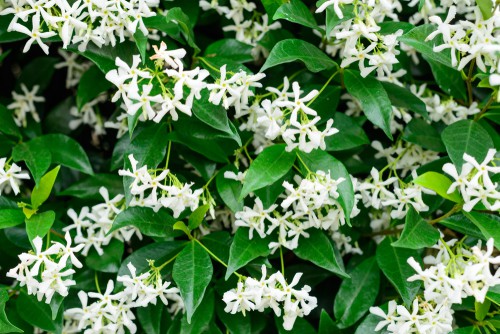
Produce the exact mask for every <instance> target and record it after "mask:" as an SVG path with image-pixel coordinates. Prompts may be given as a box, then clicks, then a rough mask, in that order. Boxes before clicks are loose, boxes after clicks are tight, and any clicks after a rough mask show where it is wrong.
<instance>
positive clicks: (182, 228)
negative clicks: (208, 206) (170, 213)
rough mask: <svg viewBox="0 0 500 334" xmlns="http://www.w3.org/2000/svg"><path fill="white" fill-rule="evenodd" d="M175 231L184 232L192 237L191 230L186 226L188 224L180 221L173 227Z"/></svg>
mask: <svg viewBox="0 0 500 334" xmlns="http://www.w3.org/2000/svg"><path fill="white" fill-rule="evenodd" d="M173 229H174V230H176V231H182V232H184V233H185V234H186V235H187V236H190V235H191V231H190V230H189V228H188V227H187V226H186V224H184V222H183V221H178V222H176V223H175V224H174V226H173Z"/></svg>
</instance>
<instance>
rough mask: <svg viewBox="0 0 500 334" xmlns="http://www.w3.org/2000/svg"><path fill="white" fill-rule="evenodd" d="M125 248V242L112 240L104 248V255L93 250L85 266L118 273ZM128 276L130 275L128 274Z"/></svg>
mask: <svg viewBox="0 0 500 334" xmlns="http://www.w3.org/2000/svg"><path fill="white" fill-rule="evenodd" d="M124 248H125V246H124V244H123V242H121V241H120V240H118V239H111V242H110V243H109V244H108V245H107V246H104V247H103V249H102V250H103V252H102V254H99V253H98V252H97V251H96V250H95V249H93V248H92V249H91V250H90V252H89V254H88V255H87V256H86V257H85V264H86V265H87V266H88V267H89V268H91V269H94V270H96V271H101V272H104V273H116V272H118V269H120V264H121V262H122V257H123V252H124ZM144 262H146V261H144ZM127 274H129V275H130V273H128V272H127Z"/></svg>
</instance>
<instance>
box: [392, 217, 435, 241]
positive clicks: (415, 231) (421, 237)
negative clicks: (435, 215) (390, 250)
mask: <svg viewBox="0 0 500 334" xmlns="http://www.w3.org/2000/svg"><path fill="white" fill-rule="evenodd" d="M438 239H439V231H438V230H436V229H435V228H434V227H432V225H429V223H427V222H426V221H425V220H424V219H423V218H422V217H420V215H419V214H418V213H417V212H416V211H415V210H414V209H413V208H410V209H409V210H408V213H407V215H406V220H405V226H404V228H403V233H402V234H401V236H400V237H399V239H398V240H397V241H396V242H393V243H392V246H394V247H401V248H410V249H420V248H424V247H431V246H433V245H435V244H436V242H437V241H438Z"/></svg>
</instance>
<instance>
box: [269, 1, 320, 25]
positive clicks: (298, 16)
mask: <svg viewBox="0 0 500 334" xmlns="http://www.w3.org/2000/svg"><path fill="white" fill-rule="evenodd" d="M273 19H274V20H278V19H285V20H287V21H290V22H293V23H297V24H300V25H303V26H305V27H309V28H312V29H319V28H318V23H316V20H315V19H314V16H313V15H312V14H311V11H310V10H309V8H307V6H306V5H304V3H303V2H302V1H300V0H290V1H289V2H286V3H284V4H282V5H281V6H280V7H279V8H278V10H276V13H274V16H273Z"/></svg>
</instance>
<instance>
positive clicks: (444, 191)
mask: <svg viewBox="0 0 500 334" xmlns="http://www.w3.org/2000/svg"><path fill="white" fill-rule="evenodd" d="M413 183H415V184H418V185H421V186H422V187H424V188H427V189H430V190H433V191H435V192H436V193H437V194H438V195H439V196H441V197H443V198H446V199H447V200H450V201H452V202H455V203H463V201H464V200H463V199H462V196H460V194H459V193H458V191H457V190H456V189H455V191H454V192H452V193H451V194H448V189H450V186H451V184H452V182H451V180H450V179H449V178H447V177H446V176H444V175H443V174H440V173H436V172H427V173H424V174H422V175H420V176H418V177H417V178H416V179H415V180H413Z"/></svg>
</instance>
